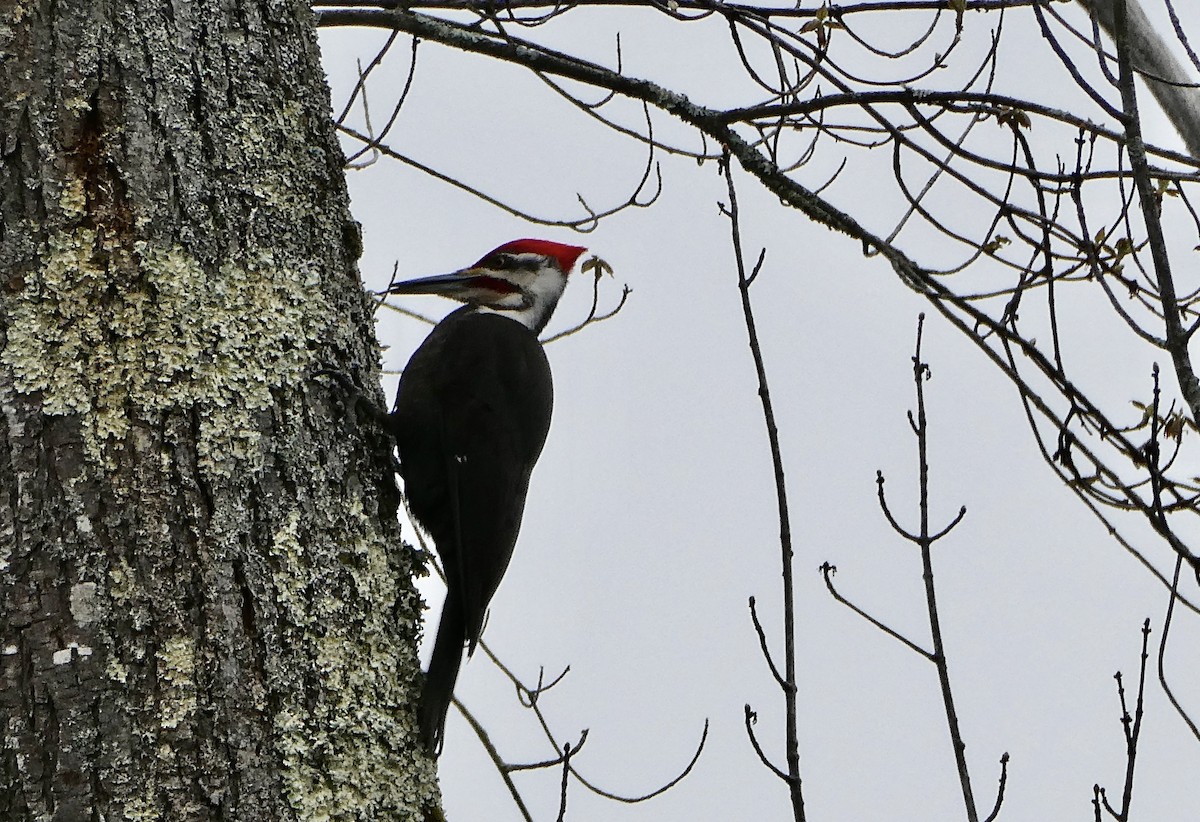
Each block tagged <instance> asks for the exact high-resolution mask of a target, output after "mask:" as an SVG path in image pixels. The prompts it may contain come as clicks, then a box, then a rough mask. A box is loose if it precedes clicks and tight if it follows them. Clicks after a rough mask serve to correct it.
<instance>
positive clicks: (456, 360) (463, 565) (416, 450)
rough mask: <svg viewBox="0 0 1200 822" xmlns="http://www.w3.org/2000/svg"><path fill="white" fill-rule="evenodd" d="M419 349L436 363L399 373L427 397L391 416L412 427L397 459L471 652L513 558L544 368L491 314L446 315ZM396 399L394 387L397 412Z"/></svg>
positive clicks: (546, 409)
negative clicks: (455, 597) (454, 597)
mask: <svg viewBox="0 0 1200 822" xmlns="http://www.w3.org/2000/svg"><path fill="white" fill-rule="evenodd" d="M427 347H428V348H431V352H432V351H434V350H435V351H436V356H434V355H432V353H431V356H429V357H423V356H422V351H418V353H417V354H415V355H414V356H413V360H412V361H411V362H410V364H409V367H408V369H406V372H405V377H406V379H407V378H408V377H409V372H410V371H412V372H413V379H414V380H419V381H420V382H421V384H422V388H423V389H424V390H423V391H421V392H414V393H420V394H421V395H422V396H423V397H425V398H426V399H425V403H424V407H421V408H420V409H417V410H415V411H414V410H413V409H411V408H410V409H408V413H405V414H401V416H400V418H399V419H398V423H397V425H398V426H407V427H408V428H409V429H410V430H408V431H406V432H405V433H404V434H403V441H402V450H401V460H402V462H403V463H407V465H406V468H405V483H406V487H407V486H409V485H412V490H411V491H410V492H408V493H409V499H410V506H411V507H412V508H413V512H414V514H415V515H416V516H417V517H418V519H420V520H421V522H422V524H423V525H424V526H425V527H426V528H427V529H428V530H429V531H430V533H431V534H432V536H433V538H434V541H435V543H436V544H437V549H438V553H439V555H440V556H441V557H442V563H443V565H444V567H445V570H446V574H447V578H448V579H447V582H448V584H449V585H451V586H452V587H455V588H456V590H457V591H458V592H459V594H460V597H459V602H460V603H461V605H462V608H463V617H464V625H465V629H466V638H467V640H468V641H469V642H470V645H471V649H472V650H473V649H474V645H475V642H476V641H478V638H479V634H480V631H481V630H482V627H483V617H484V613H485V611H486V609H487V605H488V603H489V602H490V601H491V598H492V595H493V594H494V593H495V592H496V588H497V587H498V586H499V584H500V580H501V578H502V577H503V575H504V571H505V569H507V567H508V562H509V559H510V558H511V556H512V550H513V545H514V543H515V542H516V539H517V532H518V530H519V529H520V525H521V514H522V512H523V509H524V504H525V494H526V490H527V489H528V484H529V475H530V472H531V471H532V469H533V465H534V463H535V462H536V460H537V457H538V455H539V454H540V453H541V449H542V444H543V443H544V442H545V438H546V432H547V431H548V429H549V424H550V410H551V406H552V402H553V396H552V388H551V381H550V370H549V365H548V364H547V362H546V357H545V353H544V352H543V351H542V349H541V345H540V344H539V343H538V342H537V339H536V337H534V335H533V334H532V333H531V332H530V331H529V330H528V329H526V328H525V327H524V326H521V325H520V324H518V323H516V322H513V321H512V320H509V319H507V318H505V317H500V316H497V315H492V314H476V313H470V314H462V315H452V316H451V317H450V318H449V319H447V320H445V321H443V323H442V325H440V326H439V327H438V328H437V329H435V331H434V333H433V334H431V335H430V338H429V340H427V342H426V344H425V345H423V346H422V350H424V349H426V348H427ZM413 369H417V370H415V371H413ZM404 393H405V392H404V387H403V386H402V390H401V395H400V397H399V399H398V405H399V406H403V405H405V402H406V401H405V397H404ZM408 404H409V405H411V404H412V403H411V402H409V403H408ZM397 411H398V414H400V412H402V411H404V408H403V407H398V409H397ZM435 460H436V461H438V462H439V463H440V465H439V467H438V468H436V469H434V468H433V467H432V464H433V462H434V461H435ZM418 463H420V464H421V467H420V468H418ZM417 473H420V474H422V475H423V477H420V478H419V477H418V476H416V474H417ZM418 484H419V485H421V486H423V487H421V488H418V487H417V486H418ZM438 485H440V486H441V487H440V488H437V487H434V486H438Z"/></svg>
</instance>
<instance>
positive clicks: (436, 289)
mask: <svg viewBox="0 0 1200 822" xmlns="http://www.w3.org/2000/svg"><path fill="white" fill-rule="evenodd" d="M478 286H479V280H478V274H477V272H476V271H475V270H474V269H470V268H467V269H464V270H462V271H456V272H454V273H453V274H437V275H435V276H433V277H420V278H418V279H415V280H405V281H404V282H400V283H392V285H391V286H390V287H389V288H388V290H387V291H385V292H384V293H385V294H436V295H438V296H441V297H455V298H461V296H462V294H463V292H465V291H469V290H472V289H474V288H478Z"/></svg>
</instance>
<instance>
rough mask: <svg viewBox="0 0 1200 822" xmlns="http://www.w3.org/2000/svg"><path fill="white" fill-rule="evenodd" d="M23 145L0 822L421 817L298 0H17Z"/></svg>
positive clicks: (1, 636) (349, 301)
mask: <svg viewBox="0 0 1200 822" xmlns="http://www.w3.org/2000/svg"><path fill="white" fill-rule="evenodd" d="M0 156H2V158H3V164H2V166H0V726H2V727H0V733H2V739H0V819H4V820H25V819H38V820H51V819H52V820H65V821H67V822H76V820H89V819H91V820H99V819H107V820H118V819H130V820H132V819H137V820H151V819H170V820H185V819H186V820H191V819H197V820H200V819H204V820H207V819H237V820H271V821H272V822H276V821H277V820H289V819H371V820H376V819H409V818H422V817H424V816H425V815H426V813H427V812H429V811H430V809H431V808H433V807H434V806H435V804H436V802H437V798H436V792H437V789H436V786H435V781H434V770H433V765H432V763H431V762H430V761H429V760H428V759H427V758H426V757H425V756H424V755H423V754H422V753H421V752H420V746H419V745H418V744H417V743H416V733H415V727H414V724H413V717H412V715H411V711H410V704H411V701H412V699H413V696H414V694H415V685H416V679H417V670H418V668H417V662H416V658H415V635H416V632H417V625H418V618H419V599H418V597H417V595H416V593H415V592H414V589H413V587H412V585H411V577H412V572H413V569H414V564H415V562H414V557H413V556H412V555H411V553H410V552H408V551H407V550H406V549H404V548H403V547H402V545H401V543H400V539H399V532H398V527H397V524H396V519H395V512H396V506H397V495H396V492H395V487H394V483H393V481H392V479H391V473H390V467H391V466H390V453H389V449H388V447H387V445H386V443H385V442H384V441H383V440H382V439H380V438H379V435H378V434H377V433H376V432H375V430H374V428H373V425H372V423H371V422H370V421H369V420H368V419H366V418H365V417H363V416H360V415H357V414H356V413H355V411H354V409H353V407H350V406H349V405H347V404H346V402H345V401H344V399H343V397H342V396H341V395H340V393H339V392H338V391H335V390H332V389H331V388H330V386H329V385H328V384H327V383H325V382H322V381H320V380H313V379H312V378H311V372H312V371H313V369H314V368H316V367H319V366H322V365H326V364H329V365H333V366H335V367H337V366H340V367H342V368H350V367H351V365H352V364H355V363H357V364H361V365H362V367H363V380H364V382H365V383H366V384H368V385H372V384H377V381H376V377H377V371H376V368H377V361H378V357H377V351H376V349H375V346H374V336H373V329H372V314H371V305H370V300H369V299H368V298H367V296H366V295H365V294H364V292H363V290H362V287H361V285H360V282H359V279H358V276H357V271H356V268H355V260H356V257H357V250H358V236H357V229H356V227H355V226H354V224H353V223H352V222H351V221H350V217H349V212H348V200H347V196H346V191H345V184H344V178H343V173H342V155H341V152H340V150H339V148H338V146H337V143H336V141H335V138H334V134H333V132H332V129H331V124H330V112H329V99H328V91H327V89H326V87H325V85H324V82H323V75H322V72H321V69H320V65H319V62H318V53H317V48H316V44H315V36H314V31H313V26H312V21H311V16H310V13H309V11H308V9H307V8H306V5H305V3H304V2H303V0H220V2H215V3H192V2H188V1H187V0H170V2H153V0H103V1H102V2H97V3H57V2H52V0H24V2H12V1H11V0H6V2H3V3H0Z"/></svg>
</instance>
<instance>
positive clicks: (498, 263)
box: [492, 254, 517, 269]
mask: <svg viewBox="0 0 1200 822" xmlns="http://www.w3.org/2000/svg"><path fill="white" fill-rule="evenodd" d="M516 267H517V258H516V257H514V256H513V255H511V254H497V255H496V256H495V257H493V258H492V268H499V269H509V268H516Z"/></svg>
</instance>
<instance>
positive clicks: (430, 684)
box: [420, 596, 466, 756]
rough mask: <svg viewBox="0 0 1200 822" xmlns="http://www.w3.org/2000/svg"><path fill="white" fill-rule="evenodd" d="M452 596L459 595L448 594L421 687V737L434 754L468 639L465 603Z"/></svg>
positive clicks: (443, 726) (439, 745) (444, 724)
mask: <svg viewBox="0 0 1200 822" xmlns="http://www.w3.org/2000/svg"><path fill="white" fill-rule="evenodd" d="M452 599H457V598H456V597H450V596H447V598H446V604H445V605H444V606H443V607H442V620H441V623H440V624H439V625H438V632H437V640H436V641H435V642H434V643H433V657H432V659H430V660H429V671H428V673H426V674H425V686H424V687H423V688H422V689H421V712H420V723H421V738H422V739H423V740H424V741H425V747H426V748H427V749H428V750H429V752H430V753H432V754H433V755H434V756H437V755H439V754H440V753H441V748H442V731H443V730H444V728H445V726H446V712H447V711H449V710H450V699H451V697H452V696H453V695H454V683H455V681H456V680H457V679H458V668H459V665H461V664H462V652H463V642H464V641H465V639H466V635H465V631H466V628H465V625H464V623H463V611H462V605H461V604H460V603H459V602H457V601H451V600H452Z"/></svg>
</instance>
